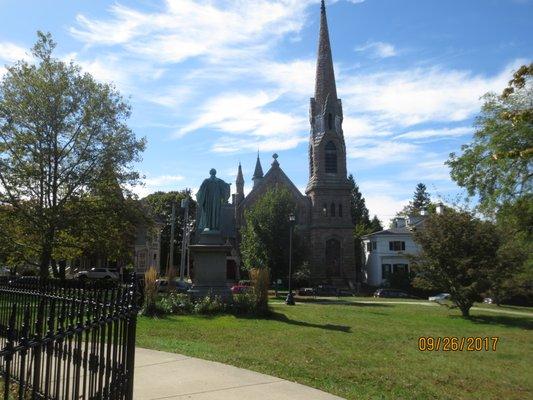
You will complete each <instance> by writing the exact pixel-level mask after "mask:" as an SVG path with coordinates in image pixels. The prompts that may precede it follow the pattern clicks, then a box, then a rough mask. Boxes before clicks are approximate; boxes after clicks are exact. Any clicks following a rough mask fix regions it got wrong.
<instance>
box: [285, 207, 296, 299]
mask: <svg viewBox="0 0 533 400" xmlns="http://www.w3.org/2000/svg"><path fill="white" fill-rule="evenodd" d="M294 221H296V217H295V216H294V214H293V213H290V214H289V224H290V227H289V294H287V298H286V299H285V304H287V305H288V306H293V305H294V304H295V303H294V296H293V295H292V288H291V277H292V229H293V227H294Z"/></svg>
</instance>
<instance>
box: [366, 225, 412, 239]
mask: <svg viewBox="0 0 533 400" xmlns="http://www.w3.org/2000/svg"><path fill="white" fill-rule="evenodd" d="M412 233H413V232H412V231H411V230H410V229H409V228H407V227H403V228H389V229H384V230H382V231H378V232H374V233H370V234H368V235H364V236H362V238H363V239H365V238H369V237H372V236H385V235H411V234H412Z"/></svg>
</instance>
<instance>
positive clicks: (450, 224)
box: [412, 208, 500, 317]
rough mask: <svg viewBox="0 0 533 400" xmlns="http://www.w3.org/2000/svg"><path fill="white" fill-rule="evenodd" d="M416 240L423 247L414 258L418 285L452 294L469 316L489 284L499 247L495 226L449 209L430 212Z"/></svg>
mask: <svg viewBox="0 0 533 400" xmlns="http://www.w3.org/2000/svg"><path fill="white" fill-rule="evenodd" d="M414 239H415V241H416V242H417V243H418V244H419V245H420V246H421V251H420V253H419V254H418V255H417V256H414V257H413V264H412V265H413V267H414V270H415V271H416V272H417V278H416V279H415V281H414V284H415V286H419V287H425V288H433V289H436V290H442V291H446V292H448V293H450V294H451V296H452V301H453V302H454V303H455V305H456V306H457V307H459V308H460V310H461V312H462V314H463V316H465V317H466V316H468V315H469V310H470V307H472V304H473V303H474V301H477V300H479V298H480V296H481V294H482V293H483V292H484V291H486V290H487V289H488V288H489V287H490V279H489V278H490V276H491V273H492V271H493V270H494V268H495V265H496V263H495V260H496V259H497V255H498V249H499V247H500V237H499V235H498V233H497V231H496V227H495V226H494V225H493V224H492V223H491V222H489V221H481V220H479V219H477V218H475V217H474V216H473V215H472V214H471V213H469V212H466V211H455V210H453V209H451V208H449V209H447V210H446V212H444V213H442V214H431V215H429V216H428V218H427V219H426V221H425V223H424V227H423V228H422V229H418V230H416V231H415V232H414Z"/></svg>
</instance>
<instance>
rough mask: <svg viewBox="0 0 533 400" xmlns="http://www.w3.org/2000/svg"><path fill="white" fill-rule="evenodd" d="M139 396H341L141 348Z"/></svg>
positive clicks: (146, 399) (323, 399) (203, 399)
mask: <svg viewBox="0 0 533 400" xmlns="http://www.w3.org/2000/svg"><path fill="white" fill-rule="evenodd" d="M133 398H134V399H136V400H156V399H194V400H224V399H239V400H245V399H246V400H248V399H250V400H256V399H257V400H311V399H312V400H335V399H336V400H339V399H341V397H337V396H333V395H331V394H328V393H325V392H321V391H320V390H316V389H313V388H310V387H307V386H304V385H300V384H298V383H293V382H289V381H286V380H283V379H279V378H275V377H272V376H268V375H263V374H259V373H257V372H252V371H248V370H246V369H241V368H236V367H232V366H230V365H225V364H221V363H217V362H212V361H205V360H200V359H198V358H192V357H186V356H182V355H180V354H173V353H165V352H162V351H156V350H147V349H141V348H137V350H136V353H135V389H134V394H133Z"/></svg>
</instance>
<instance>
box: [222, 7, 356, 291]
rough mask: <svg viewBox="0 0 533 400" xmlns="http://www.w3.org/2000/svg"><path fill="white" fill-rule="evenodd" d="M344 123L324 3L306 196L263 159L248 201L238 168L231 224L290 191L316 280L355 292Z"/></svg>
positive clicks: (276, 165)
mask: <svg viewBox="0 0 533 400" xmlns="http://www.w3.org/2000/svg"><path fill="white" fill-rule="evenodd" d="M342 121H343V114H342V102H341V100H340V99H339V98H338V97H337V89H336V84H335V73H334V70H333V59H332V55H331V46H330V40H329V32H328V23H327V19H326V8H325V5H324V1H322V6H321V15H320V33H319V39H318V58H317V65H316V80H315V94H314V97H313V98H311V100H310V106H309V122H310V124H311V129H310V135H309V160H308V162H309V182H308V184H307V188H306V190H305V195H303V194H302V193H301V192H300V191H299V190H298V188H297V187H296V186H295V185H294V183H292V181H291V180H290V179H289V177H288V176H287V175H286V174H285V172H284V171H283V169H282V168H281V166H280V163H279V161H278V156H277V155H276V154H274V155H273V162H272V164H271V167H270V169H269V170H268V171H267V172H266V173H263V168H262V165H261V161H260V159H259V154H258V156H257V162H256V165H255V170H254V174H253V177H252V181H253V188H252V190H251V191H250V193H249V194H248V195H247V196H245V195H244V177H243V172H242V167H241V165H240V164H239V167H238V174H237V179H236V193H235V194H234V195H233V201H232V204H231V208H232V213H233V218H234V219H233V218H232V219H233V222H234V223H235V225H234V227H235V231H238V230H239V229H240V227H241V226H242V224H243V216H244V211H245V210H246V209H247V208H250V207H253V205H254V204H255V202H256V201H257V200H258V199H259V198H260V197H261V195H262V194H263V193H265V192H266V191H267V190H268V189H269V188H272V187H276V186H277V187H285V188H287V189H288V190H289V192H290V193H292V195H293V197H294V201H295V203H296V205H297V216H296V223H297V224H298V225H299V227H300V228H301V231H303V232H304V234H305V235H307V238H308V243H309V251H310V254H308V260H309V264H310V269H311V280H312V281H313V282H314V283H324V282H329V283H333V284H336V285H342V286H348V285H350V286H351V284H353V283H355V254H354V250H355V249H354V240H353V224H352V220H351V216H350V185H349V183H348V179H347V171H346V145H345V143H344V135H343V131H342ZM228 206H229V205H228ZM228 208H229V207H228ZM228 211H229V210H228Z"/></svg>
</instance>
